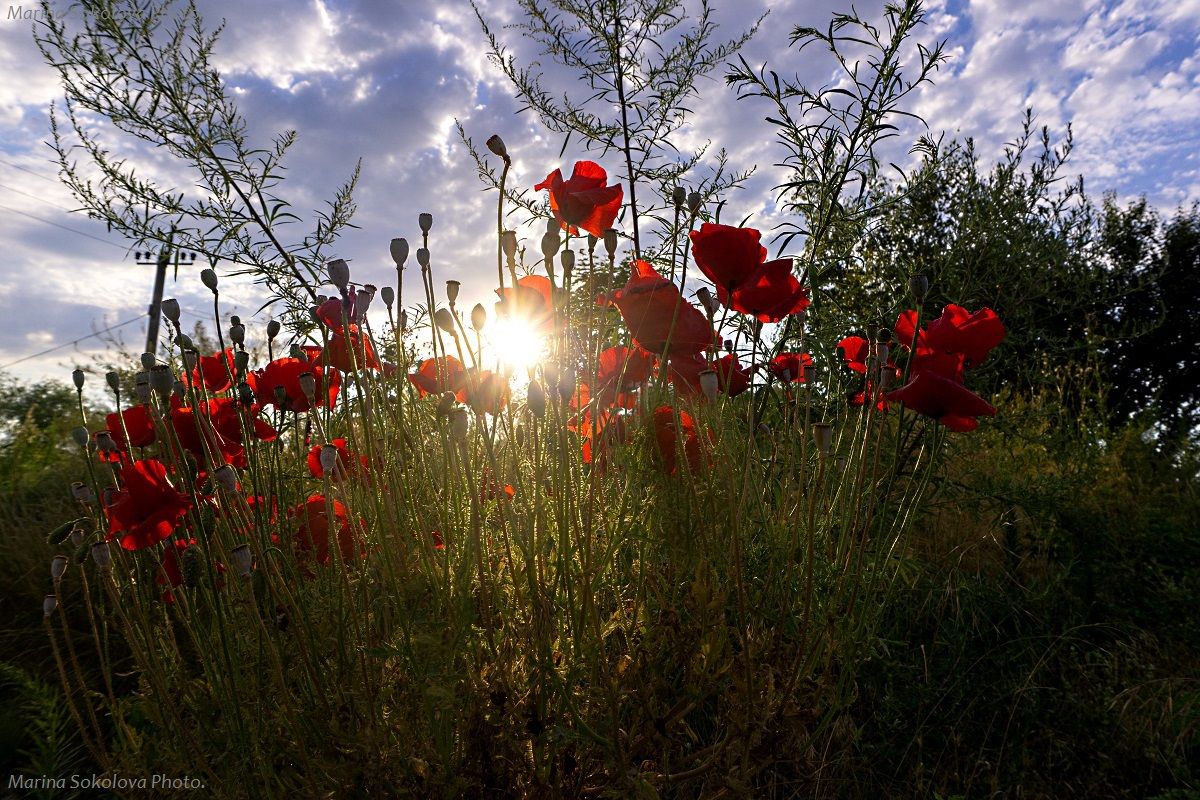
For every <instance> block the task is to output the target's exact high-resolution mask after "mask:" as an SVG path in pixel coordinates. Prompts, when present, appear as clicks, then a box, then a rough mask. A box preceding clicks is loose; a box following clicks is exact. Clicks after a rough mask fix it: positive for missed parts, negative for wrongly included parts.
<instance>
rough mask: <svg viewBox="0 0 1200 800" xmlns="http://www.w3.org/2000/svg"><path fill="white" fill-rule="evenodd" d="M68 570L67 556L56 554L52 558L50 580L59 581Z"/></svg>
mask: <svg viewBox="0 0 1200 800" xmlns="http://www.w3.org/2000/svg"><path fill="white" fill-rule="evenodd" d="M66 571H67V557H66V556H55V557H54V558H52V559H50V580H52V581H56V582H57V581H58V580H59V579H61V578H62V576H63V573H64V572H66Z"/></svg>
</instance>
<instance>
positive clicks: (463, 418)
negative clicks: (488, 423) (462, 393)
mask: <svg viewBox="0 0 1200 800" xmlns="http://www.w3.org/2000/svg"><path fill="white" fill-rule="evenodd" d="M467 425H468V421H467V410H466V409H465V408H463V407H462V406H459V407H458V408H453V409H451V410H450V438H451V439H453V440H454V441H456V442H463V441H466V439H467Z"/></svg>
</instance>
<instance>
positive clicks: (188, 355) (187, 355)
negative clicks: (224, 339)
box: [180, 350, 200, 372]
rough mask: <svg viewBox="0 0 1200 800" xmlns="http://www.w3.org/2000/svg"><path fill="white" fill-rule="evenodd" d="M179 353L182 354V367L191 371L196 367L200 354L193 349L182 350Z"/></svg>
mask: <svg viewBox="0 0 1200 800" xmlns="http://www.w3.org/2000/svg"><path fill="white" fill-rule="evenodd" d="M180 355H182V356H183V366H184V369H186V370H187V371H189V372H191V371H192V370H194V369H195V368H196V364H197V363H198V362H199V361H200V354H199V353H197V352H196V351H195V350H184V351H183V352H182V353H181V354H180Z"/></svg>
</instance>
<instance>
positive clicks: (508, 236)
mask: <svg viewBox="0 0 1200 800" xmlns="http://www.w3.org/2000/svg"><path fill="white" fill-rule="evenodd" d="M500 249H501V250H503V251H504V257H505V258H507V259H508V262H509V263H510V264H511V263H512V261H513V259H514V258H516V257H517V232H516V231H503V232H502V233H501V234H500Z"/></svg>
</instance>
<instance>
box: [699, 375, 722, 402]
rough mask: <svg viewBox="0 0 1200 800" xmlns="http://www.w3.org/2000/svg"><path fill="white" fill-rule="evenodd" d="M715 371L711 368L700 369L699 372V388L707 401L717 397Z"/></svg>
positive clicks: (714, 399)
mask: <svg viewBox="0 0 1200 800" xmlns="http://www.w3.org/2000/svg"><path fill="white" fill-rule="evenodd" d="M717 388H718V387H717V373H716V372H714V371H713V370H711V369H706V370H701V372H700V390H701V391H702V392H704V396H705V397H707V398H708V400H709V402H714V401H716V399H717Z"/></svg>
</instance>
